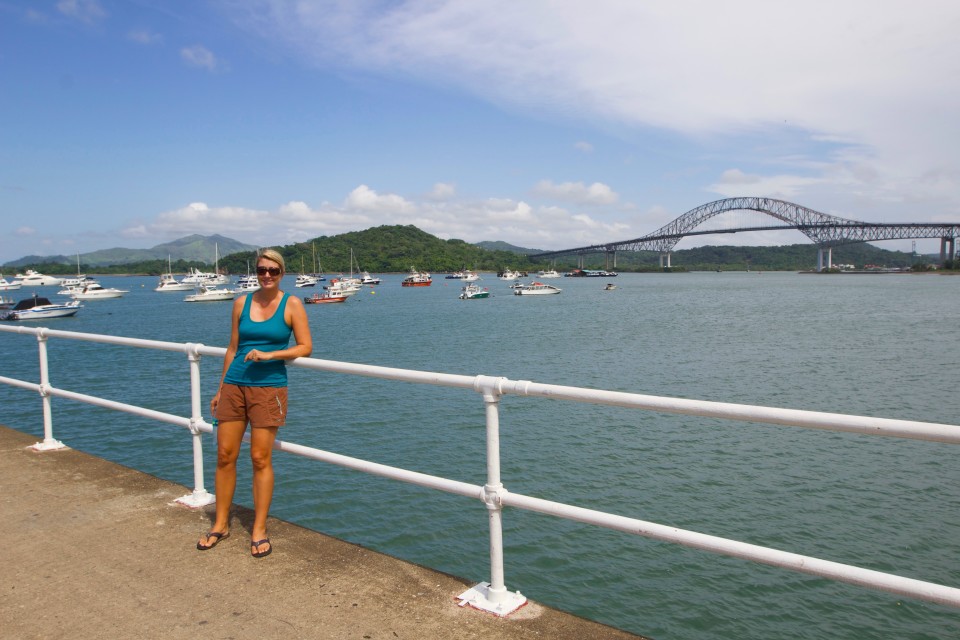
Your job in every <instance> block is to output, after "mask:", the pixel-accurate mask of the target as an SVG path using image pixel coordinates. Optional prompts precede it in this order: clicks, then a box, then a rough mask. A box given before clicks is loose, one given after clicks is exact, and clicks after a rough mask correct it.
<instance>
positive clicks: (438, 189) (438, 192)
mask: <svg viewBox="0 0 960 640" xmlns="http://www.w3.org/2000/svg"><path fill="white" fill-rule="evenodd" d="M455 195H457V188H456V187H455V186H454V185H452V184H446V183H443V182H438V183H436V184H435V185H433V189H431V190H430V193H428V194H427V199H428V200H450V199H451V198H453V197H454V196H455Z"/></svg>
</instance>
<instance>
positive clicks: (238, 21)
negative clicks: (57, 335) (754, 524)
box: [0, 0, 960, 264]
mask: <svg viewBox="0 0 960 640" xmlns="http://www.w3.org/2000/svg"><path fill="white" fill-rule="evenodd" d="M958 32H960V3H957V2H955V1H954V0H913V1H912V2H909V3H907V2H904V1H899V0H897V1H894V0H870V1H867V0H844V1H842V2H836V0H829V1H825V0H805V1H804V2H794V1H791V0H785V1H784V2H769V1H766V0H728V1H726V2H713V1H708V0H651V1H641V0H636V1H627V0H591V1H590V2H583V1H572V0H569V1H564V0H552V1H548V0H525V1H523V2H516V1H515V0H513V1H504V0H408V1H404V0H390V1H388V0H332V1H319V0H316V1H313V0H296V1H294V0H194V1H192V2H170V1H161V0H34V1H27V0H21V1H13V0H0V122H3V126H2V127H0V212H2V219H3V227H4V231H3V233H0V264H2V263H3V262H6V261H9V260H14V259H17V258H20V257H22V256H25V255H31V254H36V255H51V254H73V253H76V252H81V253H83V252H88V251H94V250H97V249H106V248H110V247H134V248H136V247H144V248H145V247H151V246H153V245H156V244H159V243H161V242H165V241H168V240H172V239H176V238H180V237H183V236H185V235H188V234H192V233H200V234H213V233H221V234H223V235H226V236H229V237H232V238H235V239H237V240H241V241H244V242H249V243H251V244H256V245H260V246H268V245H282V244H288V243H292V242H297V241H304V240H307V239H309V238H313V237H317V236H320V235H335V234H338V233H343V232H346V231H357V230H362V229H367V228H370V227H374V226H378V225H382V224H413V225H416V226H417V227H419V228H421V229H423V230H424V231H426V232H428V233H431V234H434V235H436V236H439V237H441V238H460V239H463V240H466V241H468V242H477V241H480V240H503V241H506V242H510V243H512V244H516V245H520V246H525V247H533V248H541V249H563V248H570V247H576V246H583V245H586V244H594V243H599V242H609V241H615V240H626V239H630V238H636V237H640V236H643V235H645V234H647V233H649V232H651V231H654V230H655V229H657V228H659V227H660V226H662V225H664V224H666V223H668V222H669V221H671V220H672V219H674V218H676V217H677V216H679V215H681V214H683V213H684V212H686V211H689V210H690V209H693V208H695V207H697V206H699V205H701V204H704V203H706V202H710V201H712V200H717V199H720V198H725V197H733V196H766V197H775V198H781V199H784V200H788V201H791V202H795V203H797V204H801V205H803V206H806V207H809V208H811V209H815V210H818V211H822V212H824V213H829V214H833V215H839V216H842V217H846V218H853V219H859V220H867V221H876V222H944V221H946V222H960V153H958V152H957V149H958V144H960V118H958V115H957V114H958V113H960V109H958V107H960V99H958V97H960V39H958V38H956V33H958ZM801 242H806V238H805V237H804V236H802V235H801V234H799V233H798V232H763V233H759V232H758V233H749V234H736V235H717V236H700V237H697V238H696V239H692V238H691V239H687V240H684V241H682V242H681V243H680V244H679V245H678V247H677V248H678V249H682V248H688V247H691V246H695V245H697V244H740V245H743V244H792V243H801ZM879 246H882V247H884V248H889V249H905V250H909V248H910V246H911V245H910V242H909V241H902V242H884V243H879ZM917 249H918V250H920V251H929V252H936V251H939V242H938V241H935V240H924V241H917Z"/></svg>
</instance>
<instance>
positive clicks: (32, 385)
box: [0, 376, 40, 393]
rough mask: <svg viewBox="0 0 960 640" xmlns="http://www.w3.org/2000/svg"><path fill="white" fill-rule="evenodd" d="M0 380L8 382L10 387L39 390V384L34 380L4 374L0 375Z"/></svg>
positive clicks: (4, 382)
mask: <svg viewBox="0 0 960 640" xmlns="http://www.w3.org/2000/svg"><path fill="white" fill-rule="evenodd" d="M0 382H2V383H3V384H8V385H10V386H11V387H20V388H21V389H29V390H30V391H36V392H38V393H39V392H40V385H39V384H37V383H36V382H27V381H26V380H17V379H16V378H8V377H6V376H0Z"/></svg>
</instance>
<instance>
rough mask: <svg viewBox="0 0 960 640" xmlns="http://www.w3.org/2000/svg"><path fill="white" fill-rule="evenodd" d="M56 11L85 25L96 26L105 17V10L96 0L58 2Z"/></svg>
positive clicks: (65, 0)
mask: <svg viewBox="0 0 960 640" xmlns="http://www.w3.org/2000/svg"><path fill="white" fill-rule="evenodd" d="M57 11H59V12H60V13H61V14H63V15H65V16H67V17H69V18H72V19H74V20H79V21H80V22H83V23H86V24H96V23H98V22H100V21H102V20H104V19H105V18H106V17H107V12H106V10H105V9H104V8H103V7H102V6H101V5H100V3H99V2H98V1H97V0H59V2H57Z"/></svg>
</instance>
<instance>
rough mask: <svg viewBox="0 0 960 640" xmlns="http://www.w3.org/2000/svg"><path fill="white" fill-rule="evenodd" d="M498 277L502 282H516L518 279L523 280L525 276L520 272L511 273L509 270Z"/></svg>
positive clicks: (505, 270)
mask: <svg viewBox="0 0 960 640" xmlns="http://www.w3.org/2000/svg"><path fill="white" fill-rule="evenodd" d="M497 277H498V278H500V279H501V280H516V279H517V278H522V277H523V274H522V273H520V272H519V271H511V270H510V269H509V268H508V269H504V270H503V271H501V272H500V273H498V274H497Z"/></svg>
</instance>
